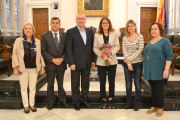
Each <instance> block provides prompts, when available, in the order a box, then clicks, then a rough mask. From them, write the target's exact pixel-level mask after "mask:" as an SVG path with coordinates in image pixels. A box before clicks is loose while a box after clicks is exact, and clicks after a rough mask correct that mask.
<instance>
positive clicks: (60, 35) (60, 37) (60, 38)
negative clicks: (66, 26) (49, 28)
mask: <svg viewBox="0 0 180 120" xmlns="http://www.w3.org/2000/svg"><path fill="white" fill-rule="evenodd" d="M59 40H60V42H59V49H58V51H60V49H61V48H62V47H63V46H62V45H63V36H62V34H61V32H59Z"/></svg>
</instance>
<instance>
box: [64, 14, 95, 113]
mask: <svg viewBox="0 0 180 120" xmlns="http://www.w3.org/2000/svg"><path fill="white" fill-rule="evenodd" d="M76 23H77V26H75V27H74V28H71V29H69V30H67V34H66V54H67V58H68V64H69V67H70V68H71V90H72V99H73V102H74V104H75V105H74V107H75V109H76V110H80V104H81V103H83V104H84V105H85V106H86V107H88V108H90V106H89V104H88V103H87V97H88V92H89V76H90V68H94V67H95V59H94V52H93V50H92V48H93V42H94V35H93V31H92V30H90V29H88V28H86V27H85V23H86V16H85V15H84V14H82V13H80V14H78V15H77V16H76ZM80 75H81V90H82V97H80V90H79V86H80Z"/></svg>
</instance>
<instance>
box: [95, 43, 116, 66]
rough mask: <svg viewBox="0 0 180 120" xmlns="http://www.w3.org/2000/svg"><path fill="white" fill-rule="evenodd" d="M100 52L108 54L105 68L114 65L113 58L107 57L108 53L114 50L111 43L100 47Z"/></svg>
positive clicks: (105, 58) (105, 59)
mask: <svg viewBox="0 0 180 120" xmlns="http://www.w3.org/2000/svg"><path fill="white" fill-rule="evenodd" d="M98 50H99V52H100V53H106V55H105V57H104V65H105V66H110V65H113V61H112V57H111V56H108V55H107V53H109V52H111V51H112V50H113V46H111V45H110V44H109V43H107V44H102V45H101V46H100V47H98Z"/></svg>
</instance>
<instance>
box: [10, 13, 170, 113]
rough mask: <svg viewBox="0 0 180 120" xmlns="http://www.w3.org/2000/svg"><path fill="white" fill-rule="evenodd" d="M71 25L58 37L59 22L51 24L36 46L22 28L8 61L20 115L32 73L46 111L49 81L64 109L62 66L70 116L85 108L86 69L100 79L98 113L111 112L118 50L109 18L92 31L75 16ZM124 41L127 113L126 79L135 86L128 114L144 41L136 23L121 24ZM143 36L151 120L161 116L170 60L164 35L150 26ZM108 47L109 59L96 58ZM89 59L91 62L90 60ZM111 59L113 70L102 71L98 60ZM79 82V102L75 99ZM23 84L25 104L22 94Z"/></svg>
mask: <svg viewBox="0 0 180 120" xmlns="http://www.w3.org/2000/svg"><path fill="white" fill-rule="evenodd" d="M76 23H77V25H76V26H75V27H74V28H71V29H69V30H67V32H66V33H63V32H60V31H59V27H60V19H59V18H58V17H53V18H52V19H51V24H50V25H51V30H50V31H48V32H45V33H43V34H42V38H41V41H40V40H38V39H36V38H34V36H33V34H34V33H35V29H34V27H33V25H32V24H30V23H27V24H25V25H24V27H23V29H22V34H23V37H20V38H18V39H17V40H16V41H15V44H14V49H13V57H12V67H13V68H14V74H15V75H19V80H20V86H21V95H22V100H23V105H24V112H25V113H29V112H30V110H29V104H30V109H31V110H32V112H36V111H37V109H36V108H35V107H34V101H35V93H36V82H37V75H38V72H40V74H44V73H45V72H46V78H47V98H48V107H47V108H48V110H51V109H53V105H54V102H55V95H54V80H55V78H56V80H57V83H58V97H59V102H60V104H62V105H63V106H64V107H65V108H68V107H69V106H68V104H67V103H66V92H65V90H64V88H63V80H64V73H65V70H66V69H67V63H66V61H67V62H68V65H69V67H70V69H71V90H72V99H73V102H74V108H75V110H80V108H81V105H82V104H84V105H85V106H86V107H87V108H90V105H89V104H88V103H87V98H88V92H89V77H90V69H91V68H94V67H95V62H96V65H97V68H98V75H99V79H100V97H101V105H100V108H102V109H103V108H106V106H108V107H109V108H115V106H114V104H113V97H114V91H115V76H116V68H117V63H118V61H117V58H116V53H117V52H118V51H119V49H120V45H119V38H118V34H117V33H116V32H115V30H114V28H113V26H112V23H111V21H110V19H109V18H107V17H103V18H102V19H101V20H100V23H99V27H98V31H97V32H96V33H95V35H94V34H93V31H92V30H91V29H89V28H86V27H85V23H86V16H85V15H84V14H82V13H79V14H78V15H77V16H76ZM125 32H126V36H125V37H124V38H123V44H122V48H123V55H124V64H123V67H124V74H125V81H126V94H127V105H126V106H125V108H126V109H129V108H131V107H132V105H133V101H132V78H134V84H135V93H136V97H135V105H134V110H135V111H137V110H138V109H139V104H140V102H141V76H142V71H143V57H142V52H143V49H144V38H143V36H142V35H141V34H139V33H138V32H137V28H136V23H135V22H134V21H133V20H129V21H128V22H127V24H126V31H125ZM149 34H150V36H151V37H152V40H150V41H149V42H148V44H147V46H146V47H145V49H144V79H145V80H148V81H149V84H150V86H151V88H152V92H151V94H152V102H153V103H152V107H151V108H150V109H149V110H148V111H147V113H152V112H154V111H157V116H161V115H162V113H163V104H164V94H163V85H164V84H165V83H167V81H168V75H169V68H170V65H171V60H172V56H173V55H172V48H171V44H170V42H169V40H167V39H166V38H164V37H163V36H164V29H163V27H162V25H161V24H159V23H152V24H151V26H150V27H149ZM40 42H41V43H40ZM107 43H109V44H111V45H112V46H113V50H112V51H111V52H109V53H100V52H99V51H98V47H99V46H101V45H102V44H107ZM95 55H96V56H97V59H96V60H95ZM106 55H108V56H111V58H112V60H113V64H112V65H110V66H105V65H104V57H105V56H106ZM107 72H108V82H109V97H108V99H107V96H106V87H105V85H106V75H107V74H106V73H107ZM80 82H81V96H80V89H79V88H80ZM28 84H29V89H30V93H29V100H28V94H27V88H28Z"/></svg>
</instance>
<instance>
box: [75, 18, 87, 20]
mask: <svg viewBox="0 0 180 120" xmlns="http://www.w3.org/2000/svg"><path fill="white" fill-rule="evenodd" d="M76 20H86V19H85V18H77V19H76Z"/></svg>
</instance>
